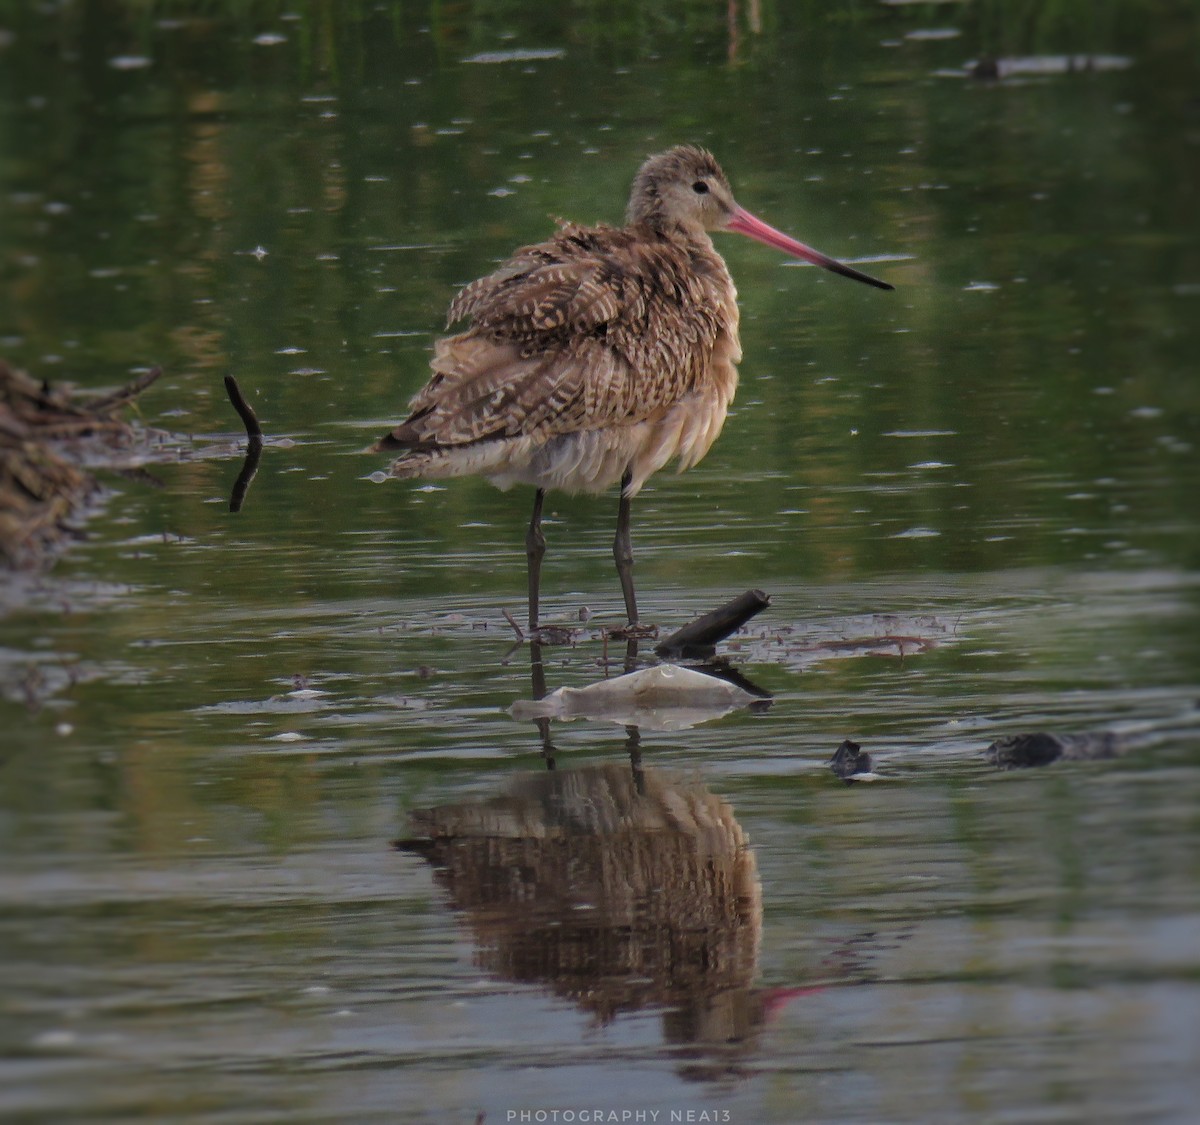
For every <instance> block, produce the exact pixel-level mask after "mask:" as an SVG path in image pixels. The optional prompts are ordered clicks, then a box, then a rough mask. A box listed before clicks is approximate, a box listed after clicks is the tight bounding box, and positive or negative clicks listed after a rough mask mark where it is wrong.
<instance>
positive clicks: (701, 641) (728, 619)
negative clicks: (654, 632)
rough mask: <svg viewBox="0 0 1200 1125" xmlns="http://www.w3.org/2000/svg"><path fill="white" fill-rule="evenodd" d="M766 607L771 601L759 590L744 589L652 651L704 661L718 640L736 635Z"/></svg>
mask: <svg viewBox="0 0 1200 1125" xmlns="http://www.w3.org/2000/svg"><path fill="white" fill-rule="evenodd" d="M770 604H771V599H770V598H769V597H768V596H767V595H766V594H764V593H763V592H762V591H761V590H747V591H746V592H745V593H744V594H740V595H738V597H736V598H733V599H732V600H731V601H728V602H726V603H725V604H724V605H722V606H718V607H717V608H716V609H714V610H713V611H712V612H711V613H706V614H705V615H704V616H703V617H698V618H696V620H695V621H692V622H690V623H689V624H687V625H685V626H684V627H683V628H682V629H679V630H677V631H676V632H674V633H672V634H671V635H670V636H669V637H668V638H667V639H666V640H665V641H662V642H661V643H660V644H659V645H658V646H657V647H656V648H655V650H654V651H655V652H656V653H657V654H658V655H659V656H662V657H679V656H682V657H688V658H692V659H696V660H705V659H707V658H708V657H710V656H712V655H713V653H714V652H715V651H716V646H717V642H718V641H723V640H724V639H725V638H726V637H728V636H729V634H730V633H734V632H736V631H737V630H738V629H740V628H741V627H742V626H743V625H745V624H746V622H747V621H749V620H750V619H751V618H752V617H754V616H755V615H756V614H758V613H761V612H762V611H763V610H764V609H766V608H767V606H769V605H770Z"/></svg>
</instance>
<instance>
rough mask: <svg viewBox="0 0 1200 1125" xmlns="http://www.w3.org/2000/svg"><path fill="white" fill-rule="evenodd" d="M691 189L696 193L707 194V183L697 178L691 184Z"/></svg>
mask: <svg viewBox="0 0 1200 1125" xmlns="http://www.w3.org/2000/svg"><path fill="white" fill-rule="evenodd" d="M692 191H694V192H695V193H696V194H697V195H707V194H708V184H706V183H705V182H704V181H703V180H697V181H696V182H695V183H694V184H692Z"/></svg>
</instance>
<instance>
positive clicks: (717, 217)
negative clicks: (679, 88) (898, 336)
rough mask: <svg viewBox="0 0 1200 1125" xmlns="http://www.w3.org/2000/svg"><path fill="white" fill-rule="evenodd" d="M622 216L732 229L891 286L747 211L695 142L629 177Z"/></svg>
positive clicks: (694, 228)
mask: <svg viewBox="0 0 1200 1125" xmlns="http://www.w3.org/2000/svg"><path fill="white" fill-rule="evenodd" d="M625 218H626V221H627V222H628V223H630V224H631V225H632V224H634V223H644V224H647V225H649V226H651V227H653V228H654V229H655V230H659V231H667V230H670V229H672V228H675V229H679V230H682V231H684V232H685V233H691V234H696V233H699V232H700V231H709V230H731V231H736V232H737V233H738V234H744V235H746V236H748V237H749V238H753V239H755V240H756V241H758V242H762V243H764V244H765V245H767V246H773V247H775V249H776V250H782V251H783V252H784V253H785V254H791V255H793V256H794V257H797V258H801V259H803V260H804V261H806V262H812V263H813V264H814V265H818V266H821V267H822V268H823V269H827V270H832V271H833V272H834V273H839V274H841V275H842V276H843V277H849V278H852V279H853V280H855V281H861V282H863V283H865V284H866V285H874V286H875V287H876V288H877V289H891V288H892V286H890V285H889V284H888V283H887V282H886V281H880V280H879V279H878V278H874V277H871V276H870V275H869V274H865V273H862V272H861V271H859V270H856V269H853V268H852V267H851V266H847V265H845V264H844V263H842V262H839V261H838V260H837V259H836V258H831V257H829V255H828V254H822V253H821V252H820V251H819V250H814V249H813V248H812V247H811V246H806V245H805V244H804V243H803V242H797V241H796V240H795V239H794V238H791V237H790V236H788V235H786V234H784V233H783V232H782V231H778V230H776V229H775V228H774V227H772V226H768V225H767V224H766V223H764V222H763V221H762V220H761V219H759V218H756V217H755V216H754V215H752V214H750V212H749V211H747V210H746V209H745V208H744V207H742V206H740V205H739V204H738V202H737V200H735V199H734V198H733V189H732V188H730V186H729V180H728V179H726V177H725V173H724V172H722V171H721V166H720V165H719V164H718V163H717V161H716V158H715V157H714V156H713V155H712V153H711V152H708V151H707V150H706V149H702V148H699V147H698V146H696V145H676V147H675V148H669V149H667V150H666V152H660V153H657V154H655V155H654V156H651V157H649V158H648V159H647V160H646V162H645V163H644V164H643V165H642V166H641V168H639V169H638V174H637V176H636V177H635V178H634V181H633V189H632V191H631V192H630V194H629V207H628V209H627V210H626V214H625Z"/></svg>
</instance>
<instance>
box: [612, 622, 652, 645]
mask: <svg viewBox="0 0 1200 1125" xmlns="http://www.w3.org/2000/svg"><path fill="white" fill-rule="evenodd" d="M605 636H607V637H609V638H610V639H611V640H614V641H642V640H647V639H648V638H650V637H657V636H658V626H657V625H643V624H641V623H640V622H636V621H635V622H632V623H631V624H629V625H618V626H616V627H615V628H612V629H606V630H605Z"/></svg>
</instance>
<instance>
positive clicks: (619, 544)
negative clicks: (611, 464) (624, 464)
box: [613, 469, 638, 625]
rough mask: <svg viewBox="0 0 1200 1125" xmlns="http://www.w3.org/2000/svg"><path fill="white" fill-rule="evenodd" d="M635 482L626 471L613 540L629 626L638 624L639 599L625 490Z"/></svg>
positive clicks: (628, 502)
mask: <svg viewBox="0 0 1200 1125" xmlns="http://www.w3.org/2000/svg"><path fill="white" fill-rule="evenodd" d="M631 480H633V473H632V472H631V471H630V470H629V469H626V470H625V475H624V476H623V477H622V478H621V500H620V504H619V505H618V507H617V537H616V538H615V539H614V540H613V558H614V559H615V560H616V563H617V574H618V576H619V577H620V579H621V593H622V594H623V595H624V596H625V612H626V614H628V616H629V624H630V625H636V624H637V623H638V611H637V598H636V596H635V595H634V592H633V545H632V544H631V543H630V542H629V508H630V503H631V502H630V499H629V497H628V496H626V495H625V489H626V488H628V487H629V482H630V481H631Z"/></svg>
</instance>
